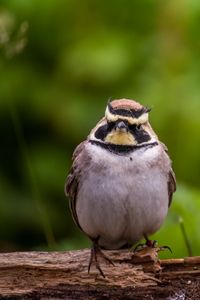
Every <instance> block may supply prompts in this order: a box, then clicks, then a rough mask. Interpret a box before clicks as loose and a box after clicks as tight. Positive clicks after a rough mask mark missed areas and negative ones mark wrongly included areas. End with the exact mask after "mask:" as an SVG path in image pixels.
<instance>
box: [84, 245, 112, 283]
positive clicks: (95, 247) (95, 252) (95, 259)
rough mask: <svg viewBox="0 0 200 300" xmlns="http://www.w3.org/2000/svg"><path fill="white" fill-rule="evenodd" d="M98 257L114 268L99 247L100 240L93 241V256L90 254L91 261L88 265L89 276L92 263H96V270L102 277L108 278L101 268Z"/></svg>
mask: <svg viewBox="0 0 200 300" xmlns="http://www.w3.org/2000/svg"><path fill="white" fill-rule="evenodd" d="M98 256H100V257H102V258H103V259H104V260H105V261H106V262H108V263H109V264H111V265H113V266H114V263H113V262H112V260H111V259H110V258H108V257H107V256H106V255H105V254H104V253H103V251H102V250H101V248H100V246H99V245H98V240H95V241H93V244H92V247H91V254H90V260H89V265H88V274H89V273H90V268H91V265H92V263H93V262H94V264H95V267H96V269H97V270H98V271H99V273H100V274H101V276H102V277H104V278H105V277H106V276H105V275H104V273H103V271H102V269H101V267H100V264H99V261H98Z"/></svg>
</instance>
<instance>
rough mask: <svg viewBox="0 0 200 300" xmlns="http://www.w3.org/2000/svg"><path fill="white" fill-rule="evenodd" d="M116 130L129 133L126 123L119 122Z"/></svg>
mask: <svg viewBox="0 0 200 300" xmlns="http://www.w3.org/2000/svg"><path fill="white" fill-rule="evenodd" d="M115 128H116V130H117V131H121V132H127V131H128V126H127V124H126V123H125V122H124V121H119V122H117V124H116V127H115Z"/></svg>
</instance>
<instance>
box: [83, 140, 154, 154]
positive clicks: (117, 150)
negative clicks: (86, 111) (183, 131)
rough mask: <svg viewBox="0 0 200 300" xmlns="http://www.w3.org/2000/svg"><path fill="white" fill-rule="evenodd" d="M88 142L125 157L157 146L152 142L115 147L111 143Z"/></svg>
mask: <svg viewBox="0 0 200 300" xmlns="http://www.w3.org/2000/svg"><path fill="white" fill-rule="evenodd" d="M89 142H90V143H91V144H93V145H97V146H100V147H101V148H103V149H106V150H108V151H110V152H112V153H114V154H118V155H125V154H129V153H131V152H134V151H136V150H138V149H141V148H145V149H148V148H152V147H154V146H157V145H158V142H152V143H149V144H142V145H134V146H131V145H115V144H111V143H103V142H100V141H95V140H89Z"/></svg>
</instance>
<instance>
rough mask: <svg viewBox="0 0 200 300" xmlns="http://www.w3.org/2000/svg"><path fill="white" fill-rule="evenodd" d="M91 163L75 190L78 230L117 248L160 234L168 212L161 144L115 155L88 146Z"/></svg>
mask: <svg viewBox="0 0 200 300" xmlns="http://www.w3.org/2000/svg"><path fill="white" fill-rule="evenodd" d="M86 147H87V151H88V152H89V154H90V156H91V157H92V163H90V166H88V170H87V171H86V172H85V174H84V178H83V180H81V182H80V185H79V192H78V195H77V204H76V211H77V216H78V220H79V223H80V226H81V227H82V229H83V231H84V232H85V233H86V234H87V235H88V236H89V237H91V238H96V237H98V236H99V237H100V239H99V244H100V245H101V246H103V247H105V248H107V249H117V248H120V247H121V246H123V245H124V244H126V243H132V244H134V243H136V242H137V241H138V240H140V239H141V238H142V237H143V236H144V234H147V235H149V234H152V233H154V232H155V231H157V230H158V229H159V227H160V226H161V224H162V222H163V221H164V219H165V217H166V215H167V210H168V187H167V181H168V177H167V176H168V171H169V169H170V160H169V158H168V156H167V155H166V154H165V153H164V151H163V149H162V148H161V146H160V145H158V146H155V147H153V148H149V149H144V148H143V149H140V150H137V151H135V152H133V153H132V154H128V155H126V156H119V155H116V154H113V153H110V152H108V151H106V150H105V149H102V148H101V147H99V146H96V145H91V144H88V145H87V146H86Z"/></svg>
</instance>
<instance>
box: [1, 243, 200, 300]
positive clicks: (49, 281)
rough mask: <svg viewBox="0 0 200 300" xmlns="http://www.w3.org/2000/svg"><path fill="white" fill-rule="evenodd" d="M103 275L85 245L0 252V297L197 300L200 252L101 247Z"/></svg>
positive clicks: (199, 292)
mask: <svg viewBox="0 0 200 300" xmlns="http://www.w3.org/2000/svg"><path fill="white" fill-rule="evenodd" d="M106 254H107V255H108V256H109V258H111V259H112V261H113V262H114V264H115V266H112V265H108V264H106V263H105V261H101V262H100V264H101V268H102V270H103V272H104V273H105V275H106V278H103V277H102V276H101V275H99V273H98V271H97V270H96V268H95V267H94V266H93V268H92V270H91V273H90V274H88V273H87V267H88V261H89V256H90V250H88V249H86V250H80V251H69V252H50V253H49V252H24V253H23V252H16V253H2V254H0V299H61V298H62V299H84V300H85V299H136V300H137V299H140V300H141V299H167V300H170V299H171V300H184V299H185V300H186V299H195V300H196V299H200V256H199V257H188V258H183V259H167V260H161V261H160V260H159V259H158V257H157V251H156V249H148V250H146V249H144V250H142V251H140V252H138V253H137V254H136V255H133V253H131V252H129V251H126V250H122V251H106Z"/></svg>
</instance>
